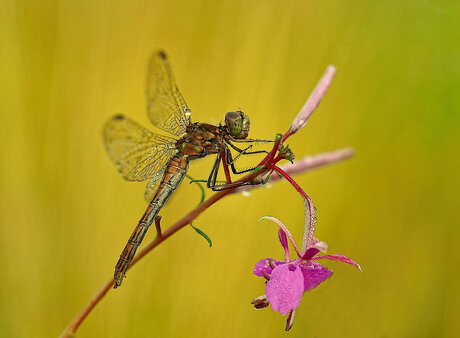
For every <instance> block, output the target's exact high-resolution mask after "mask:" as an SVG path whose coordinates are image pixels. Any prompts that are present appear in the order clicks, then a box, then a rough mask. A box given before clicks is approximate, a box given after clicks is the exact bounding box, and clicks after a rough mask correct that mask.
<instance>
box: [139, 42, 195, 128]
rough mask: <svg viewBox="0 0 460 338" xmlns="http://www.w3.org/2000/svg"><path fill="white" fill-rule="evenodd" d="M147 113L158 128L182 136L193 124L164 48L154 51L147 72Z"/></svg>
mask: <svg viewBox="0 0 460 338" xmlns="http://www.w3.org/2000/svg"><path fill="white" fill-rule="evenodd" d="M146 96H147V115H148V116H149V118H150V121H151V122H152V123H153V125H155V126H156V127H157V128H160V129H162V130H164V131H166V132H168V133H171V134H173V135H176V136H181V135H182V134H183V133H184V132H185V130H186V128H187V126H188V125H189V124H191V121H190V109H189V108H188V107H187V104H186V103H185V100H184V98H183V97H182V95H181V93H180V92H179V89H178V88H177V86H176V84H175V82H174V78H173V75H172V72H171V68H170V66H169V61H168V57H167V56H166V53H165V52H164V51H162V50H159V51H156V52H155V53H153V55H152V57H151V59H150V63H149V69H148V72H147V87H146Z"/></svg>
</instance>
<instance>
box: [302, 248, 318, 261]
mask: <svg viewBox="0 0 460 338" xmlns="http://www.w3.org/2000/svg"><path fill="white" fill-rule="evenodd" d="M318 252H319V249H317V248H308V249H307V251H305V253H304V254H303V256H302V259H307V260H308V259H312V258H313V257H314V256H315V255H316V254H317V253H318Z"/></svg>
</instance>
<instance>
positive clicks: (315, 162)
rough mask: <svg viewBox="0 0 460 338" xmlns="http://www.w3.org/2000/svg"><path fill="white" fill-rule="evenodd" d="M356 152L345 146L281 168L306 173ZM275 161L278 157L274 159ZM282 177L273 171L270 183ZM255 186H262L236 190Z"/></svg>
mask: <svg viewBox="0 0 460 338" xmlns="http://www.w3.org/2000/svg"><path fill="white" fill-rule="evenodd" d="M353 154H354V151H353V149H352V148H344V149H339V150H335V151H331V152H327V153H321V154H318V155H313V156H307V157H304V158H303V159H301V160H299V161H296V162H294V163H293V164H290V163H288V164H284V165H282V166H280V168H281V169H282V170H283V171H284V172H285V173H286V174H288V175H290V176H292V175H296V174H300V173H304V172H306V171H309V170H312V169H316V168H319V167H322V166H325V165H329V164H333V163H336V162H339V161H342V160H345V159H347V158H350V157H352V156H353ZM273 161H274V162H275V161H276V159H274V160H273ZM280 179H281V178H280V177H279V176H278V175H277V174H276V173H273V174H271V175H270V179H269V181H268V182H269V183H273V182H276V181H279V180H280ZM255 188H260V186H259V185H245V186H243V187H240V188H238V189H237V190H236V192H243V191H249V190H252V189H255Z"/></svg>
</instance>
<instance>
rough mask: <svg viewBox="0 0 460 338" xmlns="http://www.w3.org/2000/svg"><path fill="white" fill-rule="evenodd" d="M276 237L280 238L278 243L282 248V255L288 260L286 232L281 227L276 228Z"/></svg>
mask: <svg viewBox="0 0 460 338" xmlns="http://www.w3.org/2000/svg"><path fill="white" fill-rule="evenodd" d="M278 238H279V239H280V243H281V245H282V246H283V248H284V257H285V259H286V262H289V245H288V241H287V238H286V233H285V232H284V230H283V229H281V228H279V229H278Z"/></svg>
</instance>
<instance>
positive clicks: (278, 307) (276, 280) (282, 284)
mask: <svg viewBox="0 0 460 338" xmlns="http://www.w3.org/2000/svg"><path fill="white" fill-rule="evenodd" d="M303 290H304V278H303V274H302V270H301V269H300V267H299V265H297V264H282V265H280V266H277V267H276V268H275V269H273V271H272V274H271V278H270V280H269V281H268V282H267V285H266V286H265V293H266V295H267V298H268V300H269V301H270V303H271V304H272V309H273V310H274V311H279V312H281V314H283V315H285V314H288V313H289V312H290V311H292V310H294V309H295V308H296V307H297V306H299V304H300V299H301V298H302V293H303Z"/></svg>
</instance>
